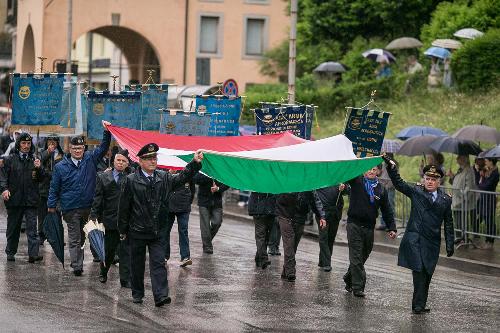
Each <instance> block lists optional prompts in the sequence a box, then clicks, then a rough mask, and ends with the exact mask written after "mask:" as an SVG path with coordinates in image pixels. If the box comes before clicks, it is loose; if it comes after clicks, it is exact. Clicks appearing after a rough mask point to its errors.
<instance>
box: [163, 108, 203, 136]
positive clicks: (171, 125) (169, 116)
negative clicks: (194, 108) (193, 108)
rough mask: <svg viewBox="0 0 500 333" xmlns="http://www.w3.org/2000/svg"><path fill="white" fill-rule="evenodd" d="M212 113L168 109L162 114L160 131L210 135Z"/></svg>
mask: <svg viewBox="0 0 500 333" xmlns="http://www.w3.org/2000/svg"><path fill="white" fill-rule="evenodd" d="M209 128H210V115H209V114H198V113H196V112H182V111H177V112H175V111H166V112H163V114H162V116H161V126H160V133H164V134H175V135H188V136H208V130H209Z"/></svg>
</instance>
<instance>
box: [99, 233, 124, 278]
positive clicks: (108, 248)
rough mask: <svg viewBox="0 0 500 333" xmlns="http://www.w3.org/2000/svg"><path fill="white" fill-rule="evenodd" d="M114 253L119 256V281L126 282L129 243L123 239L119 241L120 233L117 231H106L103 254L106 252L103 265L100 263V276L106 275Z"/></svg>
mask: <svg viewBox="0 0 500 333" xmlns="http://www.w3.org/2000/svg"><path fill="white" fill-rule="evenodd" d="M116 251H119V253H120V255H119V257H120V266H119V270H120V280H122V281H124V282H127V281H129V280H130V249H129V241H128V239H125V240H124V241H120V233H119V231H118V230H108V229H106V233H105V234H104V252H106V260H105V263H104V264H103V263H101V275H107V274H108V271H109V268H110V267H111V265H113V261H114V259H115V255H116Z"/></svg>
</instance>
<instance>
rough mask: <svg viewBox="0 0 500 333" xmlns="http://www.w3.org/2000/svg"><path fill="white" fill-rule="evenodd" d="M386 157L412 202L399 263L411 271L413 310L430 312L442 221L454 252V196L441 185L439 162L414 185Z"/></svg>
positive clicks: (390, 170)
mask: <svg viewBox="0 0 500 333" xmlns="http://www.w3.org/2000/svg"><path fill="white" fill-rule="evenodd" d="M383 158H384V160H385V161H386V164H387V172H388V173H389V177H390V178H391V180H392V183H393V184H394V187H395V188H396V190H398V191H400V192H401V193H403V194H404V195H406V196H407V197H409V198H410V201H411V213H410V218H409V220H408V225H407V227H406V231H405V234H404V236H403V239H402V240H401V245H400V246H399V256H398V265H399V266H402V267H406V268H409V269H411V270H412V274H413V290H414V291H413V300H412V312H413V313H414V314H423V313H427V312H429V311H430V309H429V308H426V304H427V296H428V293H429V285H430V283H431V279H432V274H433V273H434V269H435V268H436V264H437V261H438V258H439V251H440V247H441V225H442V224H443V222H444V236H445V240H446V252H447V255H448V257H451V256H452V255H453V252H454V236H455V235H454V230H453V217H452V213H451V197H450V196H449V195H447V194H445V193H444V192H443V191H441V189H440V188H439V184H440V179H441V178H442V177H443V176H444V174H443V172H442V171H441V170H440V168H439V167H437V166H436V165H427V166H425V167H424V168H423V173H424V184H423V185H422V184H417V185H412V184H408V183H406V182H405V181H404V180H403V179H401V176H400V175H399V173H398V170H397V167H396V164H395V163H394V162H393V161H392V160H390V159H389V158H387V156H383Z"/></svg>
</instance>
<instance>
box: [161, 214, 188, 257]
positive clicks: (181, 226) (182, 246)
mask: <svg viewBox="0 0 500 333" xmlns="http://www.w3.org/2000/svg"><path fill="white" fill-rule="evenodd" d="M176 216H177V230H178V232H179V250H180V253H181V260H184V259H186V258H190V257H191V254H190V253H189V235H188V223H189V212H185V213H168V219H167V234H166V241H165V259H170V231H172V226H173V225H174V221H175V217H176Z"/></svg>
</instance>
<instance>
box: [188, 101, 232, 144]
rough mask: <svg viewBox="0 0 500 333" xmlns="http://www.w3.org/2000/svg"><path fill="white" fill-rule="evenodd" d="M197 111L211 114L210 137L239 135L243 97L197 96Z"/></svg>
mask: <svg viewBox="0 0 500 333" xmlns="http://www.w3.org/2000/svg"><path fill="white" fill-rule="evenodd" d="M196 111H197V112H198V113H200V114H203V113H209V114H210V116H211V117H210V128H209V130H208V135H209V136H234V135H238V129H239V123H240V115H241V97H237V98H232V97H226V96H196Z"/></svg>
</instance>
